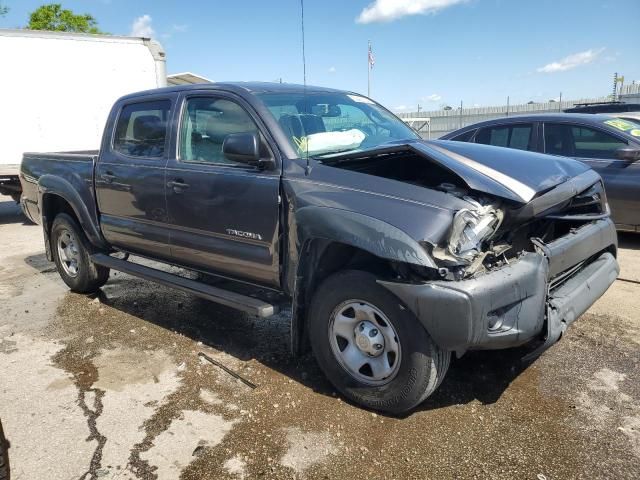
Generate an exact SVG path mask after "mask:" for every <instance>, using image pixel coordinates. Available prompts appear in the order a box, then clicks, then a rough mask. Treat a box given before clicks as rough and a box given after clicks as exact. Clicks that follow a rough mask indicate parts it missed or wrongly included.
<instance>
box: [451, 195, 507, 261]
mask: <svg viewBox="0 0 640 480" xmlns="http://www.w3.org/2000/svg"><path fill="white" fill-rule="evenodd" d="M501 221H502V212H500V210H497V209H494V208H493V207H491V206H485V207H481V208H479V209H478V210H468V209H462V210H459V211H458V212H457V213H456V214H455V216H454V217H453V226H452V227H451V233H450V235H449V246H448V247H447V250H448V251H449V253H450V254H451V255H453V256H454V257H456V258H459V259H460V260H463V261H465V262H471V261H472V260H473V259H474V257H476V256H477V255H478V254H479V253H480V251H481V246H482V243H483V242H484V241H485V240H488V239H489V238H490V237H491V236H492V235H493V234H494V232H495V231H496V229H497V228H498V227H499V226H500V222H501Z"/></svg>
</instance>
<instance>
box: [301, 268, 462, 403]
mask: <svg viewBox="0 0 640 480" xmlns="http://www.w3.org/2000/svg"><path fill="white" fill-rule="evenodd" d="M308 320H309V324H308V325H309V328H308V331H309V337H310V342H311V347H312V349H313V352H314V355H315V357H316V359H317V361H318V364H319V365H320V368H321V369H322V370H323V372H324V373H325V375H326V376H327V378H328V379H329V381H330V382H331V383H332V384H333V385H334V386H335V387H336V388H337V389H338V390H339V391H340V392H341V393H342V394H343V395H345V396H346V397H348V398H349V399H351V400H353V401H355V402H356V403H358V404H360V405H363V406H365V407H367V408H371V409H375V410H379V411H383V412H387V413H391V414H396V415H397V414H401V413H405V412H407V411H408V410H410V409H412V408H413V407H415V406H416V405H418V404H420V403H421V402H422V401H423V400H425V399H426V398H427V397H428V396H429V395H431V394H432V393H433V392H434V391H435V390H436V388H438V386H439V385H440V383H441V382H442V379H443V378H444V375H445V374H446V372H447V369H448V368H449V361H450V358H451V353H450V352H448V351H444V350H442V349H440V348H439V347H438V346H437V345H436V344H435V343H434V342H433V340H431V337H430V336H429V334H428V333H427V331H426V330H425V329H424V327H423V326H422V325H421V324H420V322H419V321H418V319H417V318H416V317H415V316H414V315H413V313H411V311H410V310H409V309H407V308H406V307H405V306H404V305H402V303H401V302H400V300H398V298H397V297H395V296H394V295H393V294H392V293H391V292H389V291H388V290H387V289H385V288H384V287H382V286H381V285H379V284H378V283H377V282H376V278H375V277H374V276H373V275H371V274H370V273H367V272H362V271H356V270H349V271H342V272H338V273H335V274H333V275H331V276H330V277H328V278H327V279H326V280H325V281H324V282H323V283H322V284H321V285H320V287H319V288H318V289H317V290H316V292H315V294H314V296H313V299H312V301H311V305H310V311H309V318H308Z"/></svg>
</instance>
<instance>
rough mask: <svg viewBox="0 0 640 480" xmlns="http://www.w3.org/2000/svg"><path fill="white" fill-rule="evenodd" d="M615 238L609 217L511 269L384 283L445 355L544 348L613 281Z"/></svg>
mask: <svg viewBox="0 0 640 480" xmlns="http://www.w3.org/2000/svg"><path fill="white" fill-rule="evenodd" d="M616 249H617V237H616V231H615V226H614V224H613V222H612V221H611V220H610V219H608V218H606V219H602V220H598V221H596V222H593V223H590V224H587V225H585V226H583V227H581V228H579V229H576V230H575V231H573V232H572V233H569V234H568V235H566V236H564V237H561V238H559V239H557V240H555V241H553V242H550V243H548V244H544V243H542V242H540V241H537V242H536V253H533V252H526V253H524V254H522V255H521V256H520V257H519V258H518V259H517V260H516V261H514V262H512V263H511V264H510V265H507V266H505V267H502V268H500V269H498V270H495V271H491V272H489V273H485V274H483V275H479V276H478V277H476V278H471V279H468V280H461V281H455V282H452V281H435V282H429V283H424V284H407V283H395V282H380V283H381V284H382V285H383V286H385V287H386V288H387V289H389V290H390V291H391V292H392V293H394V294H395V295H396V296H397V297H398V298H400V300H402V301H403V302H404V303H405V304H406V306H407V307H408V308H409V309H410V310H411V311H412V312H413V313H414V314H415V315H416V316H417V317H418V319H419V320H420V322H421V323H422V324H423V325H424V327H425V328H426V330H427V331H428V332H429V334H430V335H431V337H432V339H433V340H434V341H435V342H436V343H437V344H438V345H439V346H440V347H441V348H444V349H446V350H450V351H456V352H459V353H462V352H464V351H466V350H469V349H500V348H508V347H515V346H518V345H522V344H524V343H527V342H529V341H530V340H532V339H534V338H536V337H541V336H542V335H541V334H544V337H545V338H546V342H545V346H548V345H550V344H552V343H553V342H555V341H556V340H557V339H558V338H559V337H560V335H561V334H562V332H563V331H564V330H565V329H566V328H567V326H569V325H570V324H571V323H572V322H573V321H575V320H576V319H577V318H578V317H579V316H580V315H582V314H583V313H584V312H585V311H586V310H587V309H588V308H589V307H590V306H591V305H592V304H593V303H594V302H595V301H596V300H597V299H598V298H599V297H600V296H601V295H602V294H603V293H604V292H605V291H606V290H607V289H608V288H609V286H610V285H611V284H612V283H613V282H614V281H615V279H616V278H617V276H618V273H619V267H618V262H617V261H616V259H615V256H614V255H615V252H616Z"/></svg>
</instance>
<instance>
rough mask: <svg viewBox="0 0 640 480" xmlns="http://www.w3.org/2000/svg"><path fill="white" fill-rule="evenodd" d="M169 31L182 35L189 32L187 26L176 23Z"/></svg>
mask: <svg viewBox="0 0 640 480" xmlns="http://www.w3.org/2000/svg"><path fill="white" fill-rule="evenodd" d="M171 30H173V31H174V32H179V33H183V32H186V31H187V30H189V25H186V24H184V23H178V24H175V25H171Z"/></svg>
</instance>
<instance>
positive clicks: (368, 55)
mask: <svg viewBox="0 0 640 480" xmlns="http://www.w3.org/2000/svg"><path fill="white" fill-rule="evenodd" d="M370 96H371V40H369V50H367V97H370Z"/></svg>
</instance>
